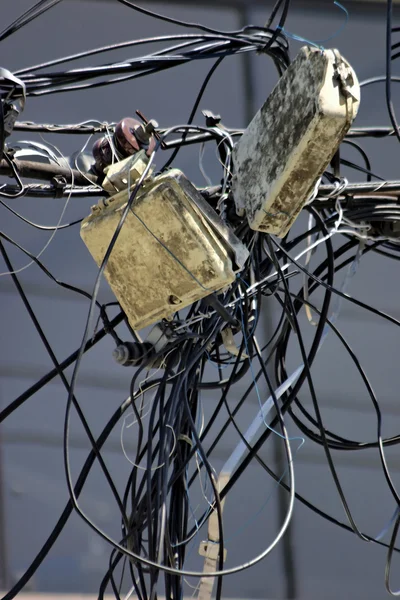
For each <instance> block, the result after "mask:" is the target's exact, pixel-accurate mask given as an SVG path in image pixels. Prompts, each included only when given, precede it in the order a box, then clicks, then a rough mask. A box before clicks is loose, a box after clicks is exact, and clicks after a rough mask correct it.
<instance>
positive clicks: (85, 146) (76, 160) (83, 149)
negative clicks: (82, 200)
mask: <svg viewBox="0 0 400 600" xmlns="http://www.w3.org/2000/svg"><path fill="white" fill-rule="evenodd" d="M93 135H94V134H93V133H92V134H91V135H90V136H89V137H88V139H87V140H86V143H85V145H84V146H83V148H82V150H81V151H80V152H79V154H83V152H85V150H86V148H87V145H88V143H89V142H90V140H91V139H92V137H93ZM79 154H78V156H76V157H75V160H74V166H75V169H76V170H77V171H79V173H80V174H81V175H82V177H84V179H86V181H88V182H89V183H90V184H91V185H95V186H96V187H97V188H98V189H99V190H102V191H103V188H102V187H101V185H99V184H98V183H93V181H91V180H90V179H89V177H88V176H87V175H86V173H84V172H83V171H81V169H80V168H79V165H78V157H79Z"/></svg>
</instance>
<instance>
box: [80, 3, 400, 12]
mask: <svg viewBox="0 0 400 600" xmlns="http://www.w3.org/2000/svg"><path fill="white" fill-rule="evenodd" d="M70 1H71V2H77V1H79V0H70ZM91 1H92V2H99V1H101V2H108V3H109V4H110V3H111V2H113V3H114V4H115V3H117V1H118V0H91ZM385 2H386V0H346V8H347V9H349V8H351V10H352V12H353V13H354V12H359V13H360V12H363V13H365V11H367V10H368V11H369V12H372V11H376V10H381V9H382V4H385ZM393 3H394V4H400V0H393ZM140 4H141V5H146V4H156V5H157V4H158V5H159V4H160V2H151V1H150V2H149V1H148V0H142V2H141V3H140ZM168 4H175V5H182V4H183V5H185V6H196V7H197V8H198V7H199V6H200V7H201V6H212V7H213V8H217V9H218V8H222V9H223V8H227V9H246V11H247V10H251V9H252V8H262V9H263V10H265V12H266V13H267V12H268V9H269V8H272V6H273V3H272V2H266V1H265V0H201V1H200V2H198V1H195V0H172V1H170V2H169V3H168ZM332 5H333V2H332ZM316 7H319V8H320V7H321V2H320V0H302V2H301V10H304V9H306V10H307V9H310V10H315V9H316ZM299 8H300V7H299ZM335 9H336V7H335V6H332V7H329V5H324V8H323V9H321V12H322V10H323V11H324V13H326V12H327V11H329V10H332V11H334V10H335ZM157 10H158V11H159V12H163V13H164V14H167V10H168V7H166V8H163V10H160V9H159V8H158V7H157V9H156V11H157Z"/></svg>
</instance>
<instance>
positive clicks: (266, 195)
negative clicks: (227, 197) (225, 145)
mask: <svg viewBox="0 0 400 600" xmlns="http://www.w3.org/2000/svg"><path fill="white" fill-rule="evenodd" d="M359 103H360V86H359V83H358V80H357V76H356V74H355V72H354V70H353V69H352V68H351V66H350V65H349V63H348V62H347V61H346V60H345V59H344V58H343V57H342V56H341V55H340V53H339V52H338V51H337V50H320V49H318V48H309V47H304V48H302V49H301V50H300V52H299V54H298V55H297V57H296V58H295V60H294V61H293V62H292V64H291V65H290V66H289V68H288V69H287V71H285V73H284V74H283V76H282V77H281V79H280V80H279V81H278V83H277V85H276V86H275V88H274V90H273V92H272V93H271V95H270V96H269V98H268V99H267V101H266V102H265V104H264V105H263V107H262V108H261V109H260V110H259V112H258V113H257V114H256V116H255V117H254V119H253V120H252V122H251V123H250V125H249V126H248V128H247V129H246V130H245V132H244V134H243V136H242V137H241V138H240V140H239V142H238V143H237V145H236V147H235V149H234V153H233V162H234V167H235V174H234V177H233V183H232V186H233V195H234V199H235V205H236V209H237V211H238V213H239V214H243V213H244V212H245V213H246V215H247V219H248V221H249V225H250V227H251V228H252V229H254V230H257V231H263V232H267V233H272V234H275V235H277V236H279V237H284V236H285V235H286V233H287V232H288V231H289V229H290V227H291V226H292V224H293V222H294V220H295V219H296V217H297V216H298V214H299V212H300V211H301V209H302V208H303V206H304V205H305V204H306V202H307V200H308V199H309V197H310V195H311V193H312V191H313V189H314V186H315V184H316V182H317V181H318V178H319V177H320V176H321V175H322V173H323V172H324V170H325V169H326V168H327V166H328V165H329V163H330V161H331V160H332V158H333V156H334V154H335V152H336V151H337V149H338V147H339V145H340V143H341V141H342V140H343V138H344V136H345V135H346V133H347V131H348V129H349V128H350V125H351V123H352V121H353V119H354V118H355V116H356V114H357V111H358V107H359Z"/></svg>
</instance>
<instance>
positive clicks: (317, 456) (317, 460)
mask: <svg viewBox="0 0 400 600" xmlns="http://www.w3.org/2000/svg"><path fill="white" fill-rule="evenodd" d="M118 431H119V430H118ZM69 440H70V441H69V446H70V448H72V449H74V450H85V451H87V452H88V451H89V450H90V448H91V446H90V442H89V440H88V439H87V438H85V437H83V436H77V435H75V436H74V435H71V436H70V438H69ZM1 442H2V443H3V444H4V445H8V446H20V445H32V446H37V447H42V448H62V446H63V438H62V433H61V432H60V434H57V433H52V432H34V431H22V430H21V429H18V430H11V429H9V430H8V431H7V430H4V431H3V432H2V437H1ZM292 445H293V444H292ZM232 448H233V446H230V447H229V448H228V447H226V446H225V447H224V446H222V447H218V446H217V447H216V448H215V449H214V451H213V453H212V459H214V460H218V461H225V460H226V459H227V458H228V456H229V455H230V452H231V451H232ZM124 449H125V452H127V453H128V455H130V456H133V455H134V453H135V451H136V445H135V444H132V442H129V440H128V436H125V439H124ZM103 452H112V453H120V454H121V456H122V457H123V451H122V448H121V442H120V440H119V439H112V438H111V439H109V440H108V442H107V443H106V445H105V446H104V449H103ZM260 456H261V457H263V452H262V451H261V452H260ZM263 458H264V460H266V462H267V464H270V462H271V461H270V456H268V457H266V456H264V457H263ZM333 458H334V462H335V465H336V466H340V467H347V468H357V469H358V468H360V469H374V470H375V469H381V468H382V465H381V463H380V461H379V458H378V457H377V453H376V452H373V451H371V452H369V453H366V454H365V453H364V454H362V453H361V452H357V453H352V454H351V453H349V452H346V453H340V452H336V453H335V454H334V457H333ZM388 462H389V467H390V470H391V471H395V472H400V460H398V459H395V458H393V457H390V458H389V459H388ZM295 463H297V464H302V465H307V464H310V465H326V466H327V461H326V457H325V456H324V455H323V454H322V452H314V451H313V450H309V449H307V448H306V447H303V448H301V450H300V451H299V452H298V453H297V454H296V458H295ZM253 464H254V466H255V465H256V463H255V462H254V463H253Z"/></svg>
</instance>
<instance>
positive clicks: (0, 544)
mask: <svg viewBox="0 0 400 600" xmlns="http://www.w3.org/2000/svg"><path fill="white" fill-rule="evenodd" d="M0 406H1V398H0ZM0 589H3V590H8V589H9V574H8V547H7V540H6V507H5V490H4V463H3V443H2V431H1V427H0Z"/></svg>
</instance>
